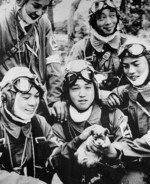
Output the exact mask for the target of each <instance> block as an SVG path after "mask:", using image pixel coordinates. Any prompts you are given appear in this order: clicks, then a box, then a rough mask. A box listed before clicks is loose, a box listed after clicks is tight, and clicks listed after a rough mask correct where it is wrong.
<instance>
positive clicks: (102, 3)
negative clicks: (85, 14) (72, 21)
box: [90, 0, 118, 14]
mask: <svg viewBox="0 0 150 184" xmlns="http://www.w3.org/2000/svg"><path fill="white" fill-rule="evenodd" d="M107 6H109V7H112V8H118V7H117V6H118V5H117V3H116V2H115V0H94V2H93V3H92V6H91V8H90V13H91V14H92V13H95V12H97V11H98V10H101V9H103V8H105V7H107Z"/></svg>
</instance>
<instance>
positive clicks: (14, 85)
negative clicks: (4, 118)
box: [0, 66, 44, 110]
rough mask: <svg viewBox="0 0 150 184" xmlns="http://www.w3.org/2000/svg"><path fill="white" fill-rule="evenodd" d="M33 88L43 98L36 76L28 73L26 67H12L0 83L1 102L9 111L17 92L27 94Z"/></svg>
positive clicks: (41, 88)
mask: <svg viewBox="0 0 150 184" xmlns="http://www.w3.org/2000/svg"><path fill="white" fill-rule="evenodd" d="M32 86H34V87H35V88H36V89H37V90H38V91H39V93H40V96H43V94H44V90H43V87H42V85H41V83H40V82H39V79H38V78H37V76H36V75H35V74H33V73H31V72H30V70H29V69H28V68H27V67H21V66H17V67H13V68H11V69H10V70H8V72H7V73H6V74H5V76H4V78H3V79H2V81H1V83H0V88H1V96H2V102H3V103H4V102H6V104H7V108H8V109H9V110H11V108H12V106H13V102H14V99H15V95H16V93H17V92H20V93H24V94H26V93H28V92H29V91H30V90H31V88H32Z"/></svg>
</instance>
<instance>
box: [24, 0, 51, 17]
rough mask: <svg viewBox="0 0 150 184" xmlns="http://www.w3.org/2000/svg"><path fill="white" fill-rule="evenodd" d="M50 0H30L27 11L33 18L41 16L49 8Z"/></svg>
mask: <svg viewBox="0 0 150 184" xmlns="http://www.w3.org/2000/svg"><path fill="white" fill-rule="evenodd" d="M49 3H50V0H28V2H27V3H26V4H25V6H26V12H27V14H28V15H29V17H30V18H31V19H32V20H36V19H38V18H40V17H41V16H42V15H43V14H44V13H45V12H46V10H47V7H48V5H49Z"/></svg>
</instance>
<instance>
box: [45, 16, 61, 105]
mask: <svg viewBox="0 0 150 184" xmlns="http://www.w3.org/2000/svg"><path fill="white" fill-rule="evenodd" d="M47 21H48V22H47V30H46V43H45V44H46V46H45V47H46V51H45V52H46V73H47V75H46V87H47V91H48V92H47V101H48V105H49V106H51V104H53V103H54V102H56V101H60V100H61V94H62V84H63V73H62V66H61V60H60V54H59V51H58V45H57V42H56V39H55V36H54V34H53V32H52V28H51V24H50V22H49V20H47Z"/></svg>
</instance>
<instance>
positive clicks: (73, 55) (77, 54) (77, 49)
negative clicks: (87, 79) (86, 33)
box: [68, 39, 86, 61]
mask: <svg viewBox="0 0 150 184" xmlns="http://www.w3.org/2000/svg"><path fill="white" fill-rule="evenodd" d="M85 46H86V39H82V40H80V41H78V42H77V43H76V44H74V45H73V47H72V49H71V51H70V53H69V57H68V61H72V60H76V59H84V58H85V53H84V50H85Z"/></svg>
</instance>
